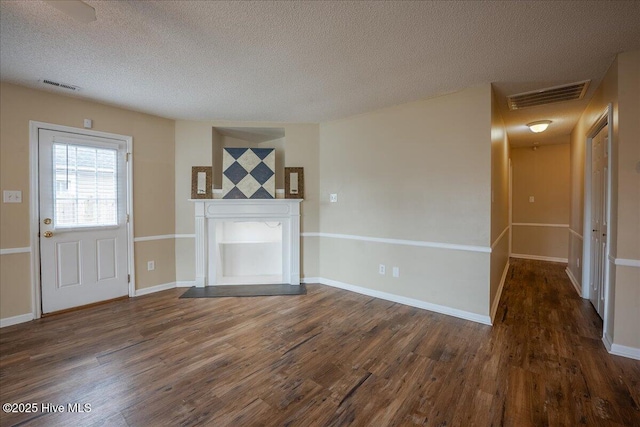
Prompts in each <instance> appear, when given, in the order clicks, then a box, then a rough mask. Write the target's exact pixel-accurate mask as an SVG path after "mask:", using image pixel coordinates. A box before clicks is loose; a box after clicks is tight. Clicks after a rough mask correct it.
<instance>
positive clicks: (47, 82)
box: [41, 79, 80, 92]
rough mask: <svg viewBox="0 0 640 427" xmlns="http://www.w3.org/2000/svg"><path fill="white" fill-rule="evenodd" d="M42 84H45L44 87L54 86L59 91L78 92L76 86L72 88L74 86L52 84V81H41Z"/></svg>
mask: <svg viewBox="0 0 640 427" xmlns="http://www.w3.org/2000/svg"><path fill="white" fill-rule="evenodd" d="M41 82H42V83H44V84H46V85H51V86H55V87H58V88H60V89H66V90H72V91H74V92H78V91H79V90H80V88H79V87H78V86H74V85H69V84H66V83H59V82H54V81H53V80H46V79H45V80H41Z"/></svg>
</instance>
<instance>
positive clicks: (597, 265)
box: [589, 126, 609, 317]
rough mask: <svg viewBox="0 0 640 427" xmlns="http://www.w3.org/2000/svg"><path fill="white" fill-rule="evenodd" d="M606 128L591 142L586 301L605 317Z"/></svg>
mask: <svg viewBox="0 0 640 427" xmlns="http://www.w3.org/2000/svg"><path fill="white" fill-rule="evenodd" d="M608 135H609V133H608V126H605V127H604V128H602V129H601V130H600V132H598V134H597V135H596V136H595V137H593V139H592V142H591V274H590V280H591V283H590V292H589V300H590V301H591V303H592V304H593V306H594V307H595V309H596V311H597V312H598V314H599V315H600V317H603V315H604V298H605V296H604V283H605V282H604V281H605V268H606V263H607V250H606V248H607V188H608V185H607V184H608V183H607V176H608V173H607V164H608V163H607V162H608V159H607V157H608V152H607V151H608V145H609V144H608Z"/></svg>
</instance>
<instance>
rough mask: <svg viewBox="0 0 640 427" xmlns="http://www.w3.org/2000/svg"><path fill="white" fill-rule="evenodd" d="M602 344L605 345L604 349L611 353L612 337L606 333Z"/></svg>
mask: <svg viewBox="0 0 640 427" xmlns="http://www.w3.org/2000/svg"><path fill="white" fill-rule="evenodd" d="M602 342H603V343H604V348H606V349H607V351H608V352H609V353H611V345H612V341H611V337H610V336H609V335H608V334H607V333H606V332H605V333H604V334H603V335H602Z"/></svg>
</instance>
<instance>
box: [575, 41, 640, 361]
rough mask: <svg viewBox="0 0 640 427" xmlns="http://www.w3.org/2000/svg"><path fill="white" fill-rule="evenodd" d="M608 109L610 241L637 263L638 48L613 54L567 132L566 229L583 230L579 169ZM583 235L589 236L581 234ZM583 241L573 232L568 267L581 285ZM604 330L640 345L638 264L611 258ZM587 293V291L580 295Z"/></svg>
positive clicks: (639, 224)
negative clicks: (591, 135)
mask: <svg viewBox="0 0 640 427" xmlns="http://www.w3.org/2000/svg"><path fill="white" fill-rule="evenodd" d="M608 104H612V107H613V123H612V124H610V126H612V141H611V162H612V164H613V168H612V177H611V178H612V179H611V230H612V232H611V235H610V239H609V245H610V250H611V253H612V255H613V256H614V257H616V258H623V259H627V260H632V261H635V262H639V261H640V239H638V235H640V175H639V174H638V173H637V171H636V170H635V168H636V164H637V162H638V160H639V159H640V143H639V142H638V141H639V140H640V120H638V117H640V51H634V52H625V53H622V54H620V55H618V57H617V58H616V60H615V61H614V63H613V64H612V65H611V67H610V68H609V70H608V71H607V74H606V75H605V78H604V79H603V81H602V82H601V83H600V86H599V87H598V89H597V90H596V92H595V94H594V96H593V98H592V99H591V101H590V103H589V105H588V106H587V108H586V109H585V111H584V113H583V114H582V116H581V117H580V120H579V121H578V123H577V125H576V127H575V128H574V130H573V132H572V133H571V176H572V187H571V200H572V203H571V228H572V230H575V231H576V232H577V233H579V234H581V235H582V234H583V220H584V219H583V211H584V197H583V194H584V170H585V166H584V163H585V150H586V139H587V136H589V132H590V131H591V128H592V126H593V125H594V124H595V122H596V121H597V120H598V118H599V117H600V116H601V115H602V114H603V113H604V112H605V110H606V107H607V105H608ZM584 238H588V236H584ZM582 250H583V239H582V238H579V237H578V236H572V241H571V245H570V253H569V269H570V270H571V272H572V273H573V274H574V276H576V278H578V280H579V281H580V283H581V284H582V275H581V271H580V270H581V267H578V260H579V259H580V266H582V264H583V263H582V259H581V258H582ZM609 268H610V276H611V280H610V286H609V294H608V295H607V300H608V306H607V310H608V312H609V313H610V315H611V316H610V318H609V321H608V322H607V325H606V330H605V333H606V334H607V335H608V336H609V338H610V339H612V341H613V343H614V344H619V345H623V346H627V347H633V348H636V349H640V329H638V327H637V325H638V324H640V309H639V307H640V286H639V284H640V268H638V267H626V266H621V265H615V263H613V262H611V263H610V264H609ZM585 296H586V295H585Z"/></svg>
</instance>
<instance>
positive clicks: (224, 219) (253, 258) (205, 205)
mask: <svg viewBox="0 0 640 427" xmlns="http://www.w3.org/2000/svg"><path fill="white" fill-rule="evenodd" d="M191 201H192V202H194V203H195V231H196V286H198V287H204V286H211V285H221V284H225V285H227V284H253V283H256V284H257V283H288V284H291V285H299V284H300V202H301V201H302V200H300V199H240V200H233V199H232V200H229V199H206V200H203V199H194V200H191ZM278 264H279V265H278Z"/></svg>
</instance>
